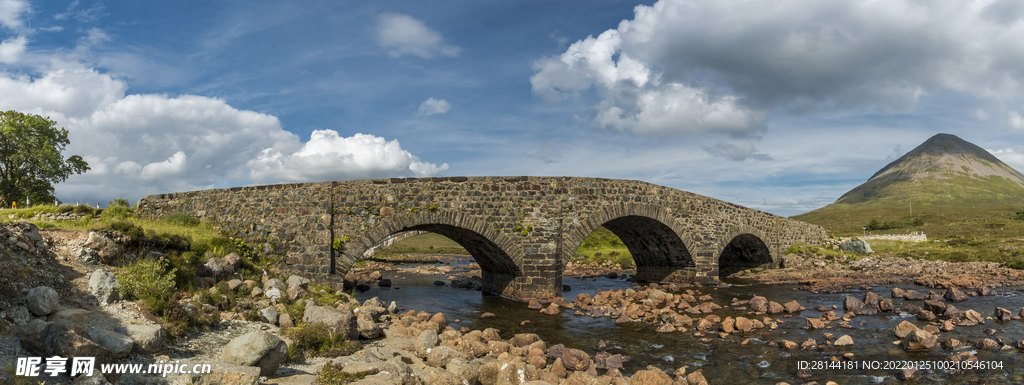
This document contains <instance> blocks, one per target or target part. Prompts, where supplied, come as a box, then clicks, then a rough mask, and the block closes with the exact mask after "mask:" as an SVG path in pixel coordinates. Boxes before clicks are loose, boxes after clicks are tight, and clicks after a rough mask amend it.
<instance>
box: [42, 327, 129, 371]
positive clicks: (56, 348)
mask: <svg viewBox="0 0 1024 385" xmlns="http://www.w3.org/2000/svg"><path fill="white" fill-rule="evenodd" d="M88 335H89V332H88V331H86V330H85V328H83V327H81V326H78V325H75V324H73V323H71V321H68V320H61V321H59V322H56V323H54V324H53V326H52V327H50V333H49V334H47V336H46V339H45V340H43V354H45V356H46V357H53V356H59V357H96V367H99V366H100V364H112V363H115V362H117V358H116V357H115V356H114V353H113V352H111V351H110V350H108V349H107V348H104V347H103V346H100V345H99V344H97V343H95V342H93V341H92V340H91V339H89V337H88ZM106 377H107V379H108V380H110V379H111V376H110V375H108V376H106Z"/></svg>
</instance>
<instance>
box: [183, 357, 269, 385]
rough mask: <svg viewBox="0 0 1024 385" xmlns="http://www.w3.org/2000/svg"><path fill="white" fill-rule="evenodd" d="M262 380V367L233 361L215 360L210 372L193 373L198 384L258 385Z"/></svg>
mask: <svg viewBox="0 0 1024 385" xmlns="http://www.w3.org/2000/svg"><path fill="white" fill-rule="evenodd" d="M259 382H260V368H257V367H254V366H243V365H239V364H236V363H233V362H227V361H214V362H213V363H211V364H210V373H193V374H192V383H193V384H196V385H256V384H258V383H259Z"/></svg>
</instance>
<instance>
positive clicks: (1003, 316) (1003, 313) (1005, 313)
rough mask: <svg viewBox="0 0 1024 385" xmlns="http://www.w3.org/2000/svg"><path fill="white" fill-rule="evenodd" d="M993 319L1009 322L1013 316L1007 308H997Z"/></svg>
mask: <svg viewBox="0 0 1024 385" xmlns="http://www.w3.org/2000/svg"><path fill="white" fill-rule="evenodd" d="M992 317H993V318H995V319H996V320H997V321H1009V320H1011V319H1013V314H1012V313H1010V311H1009V310H1007V309H1005V308H1001V307H997V308H996V311H995V312H994V314H993V316H992Z"/></svg>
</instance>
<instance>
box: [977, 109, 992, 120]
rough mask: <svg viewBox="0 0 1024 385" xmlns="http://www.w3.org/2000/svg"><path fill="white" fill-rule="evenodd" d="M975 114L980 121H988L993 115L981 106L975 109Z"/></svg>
mask: <svg viewBox="0 0 1024 385" xmlns="http://www.w3.org/2000/svg"><path fill="white" fill-rule="evenodd" d="M973 115H974V118H975V119H978V120H979V121H986V120H988V119H989V118H991V116H989V114H988V112H986V111H985V110H983V109H980V108H977V109H975V110H974V114H973Z"/></svg>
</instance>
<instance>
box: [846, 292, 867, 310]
mask: <svg viewBox="0 0 1024 385" xmlns="http://www.w3.org/2000/svg"><path fill="white" fill-rule="evenodd" d="M862 308H864V302H861V300H859V299H857V298H856V297H853V296H846V298H843V310H847V311H854V312H855V311H857V310H860V309H862Z"/></svg>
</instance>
